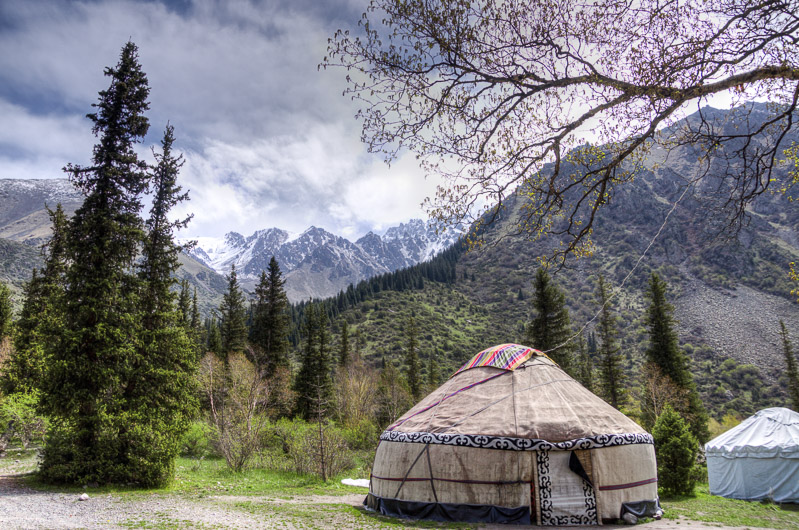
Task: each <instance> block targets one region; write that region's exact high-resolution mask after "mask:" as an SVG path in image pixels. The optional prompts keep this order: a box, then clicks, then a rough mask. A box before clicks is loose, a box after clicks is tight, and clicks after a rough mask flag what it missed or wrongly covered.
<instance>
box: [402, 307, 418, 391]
mask: <svg viewBox="0 0 799 530" xmlns="http://www.w3.org/2000/svg"><path fill="white" fill-rule="evenodd" d="M418 334H419V331H418V329H417V328H416V320H415V319H414V318H413V317H412V316H411V317H409V318H408V324H407V326H406V328H405V340H406V343H405V365H406V366H407V367H408V371H407V373H406V378H407V379H408V388H409V389H410V391H411V396H412V397H413V399H414V401H418V400H419V399H420V398H421V397H422V377H421V374H420V373H419V372H420V369H419V351H418V350H419V339H418V337H417V335H418Z"/></svg>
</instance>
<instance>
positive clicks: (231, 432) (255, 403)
mask: <svg viewBox="0 0 799 530" xmlns="http://www.w3.org/2000/svg"><path fill="white" fill-rule="evenodd" d="M200 386H201V387H202V390H203V393H204V394H205V397H206V400H207V404H208V407H209V409H210V420H211V426H212V427H213V435H212V440H213V444H214V446H215V447H216V450H217V451H218V452H219V453H220V454H221V455H222V456H223V457H224V458H225V461H226V462H227V464H228V466H230V468H231V469H232V470H234V471H241V470H243V469H245V468H246V467H247V466H248V465H249V463H250V461H251V460H252V458H253V456H255V454H256V452H257V451H258V450H259V449H260V447H261V435H262V431H263V430H264V429H265V427H266V425H267V424H268V419H267V416H266V411H265V405H266V402H267V401H268V397H269V390H270V389H269V387H268V385H267V382H266V380H265V378H264V377H263V376H262V375H261V374H260V373H259V371H258V370H257V369H256V368H255V366H254V365H253V364H252V363H251V362H250V361H249V360H247V357H245V355H244V354H243V353H240V352H232V353H230V354H229V355H228V357H227V362H226V363H225V362H223V361H222V360H221V359H219V358H218V357H217V356H216V355H214V354H213V353H207V354H206V355H205V357H203V360H202V362H201V364H200Z"/></svg>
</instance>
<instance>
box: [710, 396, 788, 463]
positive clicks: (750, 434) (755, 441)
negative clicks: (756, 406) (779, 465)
mask: <svg viewBox="0 0 799 530" xmlns="http://www.w3.org/2000/svg"><path fill="white" fill-rule="evenodd" d="M705 452H706V453H707V455H708V456H716V455H718V456H741V457H746V456H751V457H771V456H785V457H788V458H799V413H796V412H794V411H792V410H790V409H786V408H781V407H775V408H770V409H763V410H761V411H759V412H757V413H755V415H754V416H750V417H749V418H747V419H746V420H744V421H743V422H741V424H740V425H738V426H736V427H734V428H732V429H730V430H729V431H727V432H725V433H723V434H721V435H719V436H717V437H716V438H714V439H712V440H710V441H709V442H708V443H707V444H705Z"/></svg>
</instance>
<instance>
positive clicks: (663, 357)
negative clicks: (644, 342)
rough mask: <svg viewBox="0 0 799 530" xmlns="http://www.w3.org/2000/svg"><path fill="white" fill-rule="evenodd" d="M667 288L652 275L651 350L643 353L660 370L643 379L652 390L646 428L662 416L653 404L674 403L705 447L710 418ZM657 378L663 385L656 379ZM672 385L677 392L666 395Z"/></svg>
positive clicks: (647, 395) (646, 398)
mask: <svg viewBox="0 0 799 530" xmlns="http://www.w3.org/2000/svg"><path fill="white" fill-rule="evenodd" d="M666 288H667V285H666V282H665V281H663V280H661V279H660V276H658V275H657V274H656V273H654V272H653V273H652V275H651V276H650V278H649V290H648V292H647V296H648V298H649V307H648V308H647V316H646V320H647V327H648V330H649V346H648V347H647V349H646V351H645V352H644V357H645V358H646V360H647V363H648V364H651V365H654V366H656V367H657V368H658V370H657V373H652V370H651V369H650V371H649V374H648V375H649V376H650V377H645V378H644V384H645V385H649V387H650V388H649V389H647V390H646V391H645V392H644V395H643V398H644V401H643V403H642V408H643V409H644V411H645V415H644V424H645V426H647V427H651V426H652V425H654V422H655V418H657V417H658V416H659V415H660V413H659V412H657V410H658V409H659V408H661V406H659V405H657V404H656V403H655V402H654V401H653V400H656V401H657V400H660V399H665V400H666V402H670V401H669V399H674V401H671V402H670V403H671V406H672V407H673V408H674V409H676V410H677V411H678V412H679V413H680V414H681V415H682V416H683V417H684V418H685V419H686V420H687V421H688V423H689V425H690V426H691V433H692V434H693V435H694V437H696V439H697V440H699V442H700V443H703V442H706V441H708V440H709V439H710V435H709V433H708V430H707V418H708V416H707V412H706V411H705V407H704V405H702V401H701V399H700V398H699V394H698V393H697V391H696V385H695V384H694V380H693V376H692V375H691V371H690V369H689V366H688V358H687V357H686V355H685V353H684V352H683V351H682V350H681V349H680V347H679V344H678V341H677V332H676V331H675V330H674V326H675V324H676V323H675V321H674V317H673V313H674V307H673V306H672V305H671V304H669V303H668V302H667V301H666ZM652 376H655V377H652ZM658 376H659V377H660V379H661V380H662V381H661V380H657V379H656V377H658ZM669 384H673V385H675V386H676V387H677V388H676V389H672V391H671V392H669V391H666V388H668V386H669ZM680 390H682V392H680ZM652 413H654V415H652Z"/></svg>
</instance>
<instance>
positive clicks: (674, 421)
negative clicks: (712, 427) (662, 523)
mask: <svg viewBox="0 0 799 530" xmlns="http://www.w3.org/2000/svg"><path fill="white" fill-rule="evenodd" d="M652 436H653V437H654V439H655V455H656V457H657V466H658V487H659V489H660V490H661V492H662V493H663V494H664V495H693V493H694V486H696V480H697V477H698V475H699V474H698V473H697V472H696V470H695V466H696V455H697V453H698V451H699V443H698V442H697V441H696V438H694V437H693V435H692V434H691V431H690V430H689V428H688V425H687V424H686V423H685V421H684V420H683V419H682V417H681V416H680V415H679V413H677V412H676V411H675V410H674V409H673V408H671V405H666V407H665V408H664V409H663V412H662V413H661V414H660V416H658V419H657V421H656V422H655V427H654V428H653V429H652Z"/></svg>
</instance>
